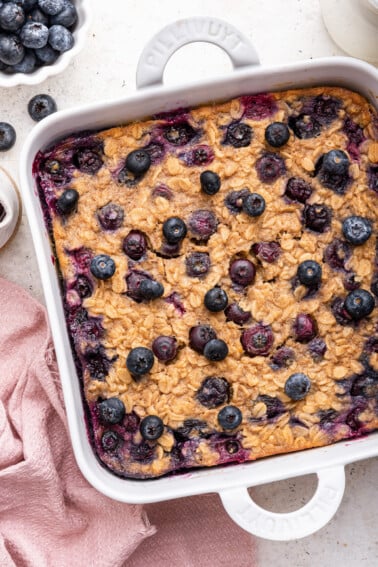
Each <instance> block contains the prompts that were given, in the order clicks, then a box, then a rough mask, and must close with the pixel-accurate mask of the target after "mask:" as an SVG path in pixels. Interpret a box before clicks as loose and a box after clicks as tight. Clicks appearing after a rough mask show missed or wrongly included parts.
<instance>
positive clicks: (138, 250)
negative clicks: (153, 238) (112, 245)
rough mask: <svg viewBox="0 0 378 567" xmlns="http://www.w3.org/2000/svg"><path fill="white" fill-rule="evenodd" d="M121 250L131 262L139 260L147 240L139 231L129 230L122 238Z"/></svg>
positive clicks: (143, 252)
mask: <svg viewBox="0 0 378 567" xmlns="http://www.w3.org/2000/svg"><path fill="white" fill-rule="evenodd" d="M122 250H123V251H124V253H125V254H126V255H127V256H129V258H131V259H132V260H140V259H141V258H142V257H143V256H144V255H145V253H146V250H147V239H146V236H145V234H144V233H143V232H141V231H140V230H131V231H130V232H129V234H128V235H127V236H126V237H125V238H124V240H123V244H122Z"/></svg>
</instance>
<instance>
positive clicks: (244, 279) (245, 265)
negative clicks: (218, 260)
mask: <svg viewBox="0 0 378 567" xmlns="http://www.w3.org/2000/svg"><path fill="white" fill-rule="evenodd" d="M229 274H230V278H231V280H232V281H233V282H234V283H235V284H237V285H240V286H243V287H245V286H247V285H250V284H251V283H253V282H254V280H255V276H256V268H255V266H254V264H252V262H250V261H249V260H246V259H243V258H240V259H237V260H234V261H233V262H231V264H230V268H229Z"/></svg>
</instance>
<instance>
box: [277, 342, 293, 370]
mask: <svg viewBox="0 0 378 567" xmlns="http://www.w3.org/2000/svg"><path fill="white" fill-rule="evenodd" d="M294 360H295V353H294V351H293V349H292V348H290V347H285V346H283V347H280V348H278V349H277V350H276V352H275V353H274V354H273V356H272V365H273V368H277V369H280V368H287V367H288V366H290V364H291V363H292V362H294Z"/></svg>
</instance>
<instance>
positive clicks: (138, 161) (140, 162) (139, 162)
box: [125, 150, 151, 176]
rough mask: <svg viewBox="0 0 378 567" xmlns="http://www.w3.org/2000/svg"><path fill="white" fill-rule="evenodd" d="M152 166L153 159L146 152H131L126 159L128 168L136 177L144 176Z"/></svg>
mask: <svg viewBox="0 0 378 567" xmlns="http://www.w3.org/2000/svg"><path fill="white" fill-rule="evenodd" d="M150 165H151V158H150V155H149V153H148V152H146V151H145V150H134V151H132V152H130V153H129V154H128V156H127V158H126V161H125V166H126V168H127V169H128V170H129V171H131V173H134V175H138V176H140V175H143V174H144V173H146V171H148V170H149V168H150Z"/></svg>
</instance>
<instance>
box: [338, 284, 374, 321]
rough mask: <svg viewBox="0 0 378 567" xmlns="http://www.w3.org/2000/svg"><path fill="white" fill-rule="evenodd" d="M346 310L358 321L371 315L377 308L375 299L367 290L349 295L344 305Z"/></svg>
mask: <svg viewBox="0 0 378 567" xmlns="http://www.w3.org/2000/svg"><path fill="white" fill-rule="evenodd" d="M344 307H345V310H346V311H347V313H348V314H349V315H350V316H351V317H352V319H354V320H355V321H358V320H360V319H363V318H365V317H367V316H368V315H370V313H371V312H372V311H373V309H374V307H375V301H374V297H373V296H372V295H371V293H369V292H368V291H366V290H365V289H356V290H354V291H351V292H350V293H348V295H347V296H346V298H345V303H344Z"/></svg>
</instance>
